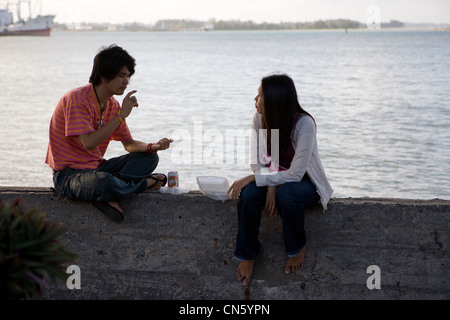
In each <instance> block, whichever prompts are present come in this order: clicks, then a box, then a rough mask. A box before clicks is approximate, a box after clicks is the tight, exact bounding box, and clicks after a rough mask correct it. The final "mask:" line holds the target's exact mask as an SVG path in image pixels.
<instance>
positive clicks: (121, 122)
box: [117, 111, 125, 124]
mask: <svg viewBox="0 0 450 320" xmlns="http://www.w3.org/2000/svg"><path fill="white" fill-rule="evenodd" d="M117 115H118V116H119V120H120V124H123V123H124V122H125V118H124V117H123V116H122V115H121V114H120V111H119V112H117Z"/></svg>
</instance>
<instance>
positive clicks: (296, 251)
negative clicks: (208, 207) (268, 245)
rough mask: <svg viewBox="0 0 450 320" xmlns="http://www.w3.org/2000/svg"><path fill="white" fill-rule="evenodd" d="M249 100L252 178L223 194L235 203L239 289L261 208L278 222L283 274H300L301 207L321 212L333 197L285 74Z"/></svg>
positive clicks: (254, 251) (255, 245)
mask: <svg viewBox="0 0 450 320" xmlns="http://www.w3.org/2000/svg"><path fill="white" fill-rule="evenodd" d="M255 101H256V103H255V107H256V113H255V116H254V117H253V125H252V128H253V130H255V131H256V134H255V135H254V137H257V138H256V140H254V141H252V144H251V149H252V150H251V151H252V153H251V154H257V155H258V157H257V159H256V160H257V161H256V163H254V164H252V165H251V168H252V171H253V172H254V174H252V175H249V176H247V177H245V178H242V179H240V180H237V181H235V182H234V183H233V184H232V185H231V187H230V189H229V190H228V193H229V194H230V195H231V198H232V199H237V198H239V201H238V223H239V228H238V234H237V238H236V250H235V253H234V255H235V256H236V257H237V258H238V259H239V260H240V261H241V262H240V263H239V266H238V268H237V276H238V279H239V281H242V283H243V284H244V285H247V284H248V283H249V281H250V277H251V275H252V272H253V264H254V262H255V259H256V258H257V257H258V254H259V250H260V242H259V240H258V233H259V226H260V220H261V213H262V210H263V208H264V207H266V208H267V209H268V211H269V213H270V215H271V216H272V215H276V214H277V213H279V214H280V216H281V218H282V221H283V241H284V245H285V249H286V254H287V256H288V258H287V261H286V264H285V267H284V272H285V274H290V273H291V272H297V271H298V270H300V269H301V268H302V267H303V264H304V260H305V245H306V236H305V228H304V223H305V208H307V207H310V206H313V205H315V204H316V203H318V202H319V201H320V202H321V204H322V206H323V208H324V210H326V208H327V203H328V201H329V200H330V198H331V195H332V194H333V189H332V187H331V186H330V184H329V183H328V180H327V178H326V175H325V170H324V168H323V165H322V162H321V160H320V157H319V152H318V147H317V139H316V124H315V121H314V119H313V117H312V116H311V115H310V114H309V113H308V112H306V111H305V110H303V108H302V107H301V106H300V104H299V102H298V98H297V91H296V89H295V85H294V82H293V81H292V79H291V78H290V77H289V76H288V75H285V74H275V75H270V76H267V77H264V78H263V79H262V80H261V85H260V87H259V89H258V95H257V96H256V97H255ZM261 130H264V131H261ZM261 132H262V133H263V134H260V133H261ZM264 133H266V134H264ZM261 137H263V138H261ZM272 150H273V152H271V151H272Z"/></svg>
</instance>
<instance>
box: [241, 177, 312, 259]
mask: <svg viewBox="0 0 450 320" xmlns="http://www.w3.org/2000/svg"><path fill="white" fill-rule="evenodd" d="M266 195H267V187H257V186H256V184H255V183H254V182H252V183H250V184H248V185H247V186H245V187H244V188H243V189H242V190H241V194H240V196H239V201H238V206H237V207H238V233H237V237H236V250H235V252H234V255H235V256H236V258H238V259H239V260H254V259H256V258H257V257H258V255H259V251H260V246H261V244H260V242H259V240H258V234H259V226H260V221H261V214H262V210H263V208H264V206H265V203H266ZM319 200H320V196H319V194H318V193H317V191H316V187H315V186H314V184H313V183H312V182H311V180H310V179H309V177H308V176H307V175H305V177H304V178H303V179H302V181H300V182H289V183H285V184H283V185H280V186H278V188H277V193H276V205H277V209H278V214H279V215H280V216H281V219H282V226H283V242H284V246H285V250H286V254H287V255H288V256H289V257H293V256H295V255H297V254H298V253H299V252H300V251H301V250H302V249H303V247H304V246H305V244H306V234H305V209H306V208H308V207H310V206H313V205H315V204H316V203H317V202H318V201H319Z"/></svg>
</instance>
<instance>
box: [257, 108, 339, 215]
mask: <svg viewBox="0 0 450 320" xmlns="http://www.w3.org/2000/svg"><path fill="white" fill-rule="evenodd" d="M262 121H263V120H262V115H261V114H259V113H257V112H256V113H255V115H254V116H253V124H252V129H253V130H254V132H256V133H257V134H254V135H253V137H252V139H251V144H250V152H251V154H252V155H258V157H257V159H253V160H252V161H251V162H255V163H252V164H251V169H252V171H253V172H254V173H255V181H256V185H257V186H258V187H262V186H279V185H282V184H284V183H287V182H296V181H300V180H301V179H302V178H303V176H304V175H305V173H308V176H309V178H310V179H311V181H312V183H313V184H314V185H315V186H316V189H317V192H318V193H319V195H320V202H321V204H322V206H323V208H324V210H326V209H327V203H328V201H329V200H330V199H331V196H332V194H333V188H332V187H331V185H330V183H329V182H328V180H327V177H326V174H325V169H324V168H323V165H322V161H321V160H320V157H319V150H318V146H317V139H316V125H315V123H314V120H313V119H312V118H311V117H309V116H307V115H302V116H301V117H300V119H299V120H298V121H297V124H296V126H295V128H294V130H293V131H292V133H291V141H292V146H293V148H294V150H295V155H294V158H293V159H292V163H291V166H290V168H289V169H287V170H286V171H279V172H270V171H269V168H267V167H266V165H265V164H264V163H263V162H261V159H263V158H262V157H263V155H264V154H265V153H266V152H267V136H266V135H265V134H260V133H261V131H260V129H261V128H262ZM262 132H263V131H262ZM272 137H273V133H272ZM272 149H273V148H272ZM272 155H274V154H273V152H272ZM254 160H257V161H254ZM272 161H275V162H277V159H272Z"/></svg>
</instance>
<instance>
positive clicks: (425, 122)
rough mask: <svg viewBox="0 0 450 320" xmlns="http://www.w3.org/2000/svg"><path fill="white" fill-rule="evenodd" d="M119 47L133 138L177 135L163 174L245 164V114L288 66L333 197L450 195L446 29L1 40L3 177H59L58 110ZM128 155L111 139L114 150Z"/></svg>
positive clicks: (190, 180) (185, 177)
mask: <svg viewBox="0 0 450 320" xmlns="http://www.w3.org/2000/svg"><path fill="white" fill-rule="evenodd" d="M112 43H116V44H118V45H120V46H123V47H124V48H125V49H126V50H128V51H129V53H130V54H131V55H133V56H134V57H135V58H136V60H137V68H136V74H135V76H133V78H132V82H131V85H130V87H129V88H130V90H131V89H136V90H138V94H137V97H138V100H139V103H140V107H139V108H138V109H135V110H134V111H133V113H132V115H131V116H130V118H128V119H127V122H128V124H129V126H130V128H131V131H132V134H133V136H134V138H135V139H138V140H143V141H148V142H150V141H156V140H158V139H159V138H161V137H173V138H175V139H176V141H177V143H175V144H174V146H173V148H172V149H171V150H168V151H165V152H161V153H160V165H159V167H158V169H157V171H159V172H165V173H167V172H168V171H171V170H178V171H179V174H180V180H181V182H182V186H183V187H186V188H190V189H198V187H197V184H196V182H195V177H196V176H199V175H221V176H226V177H228V178H229V179H230V181H231V180H232V179H235V178H239V177H242V176H244V175H246V174H249V173H250V169H249V165H248V157H243V156H242V155H244V154H246V152H247V147H248V143H247V142H246V140H245V139H242V140H239V139H237V140H236V141H235V140H234V139H233V137H234V136H235V135H239V130H242V132H241V134H242V133H245V132H244V131H245V130H246V129H247V128H249V126H250V124H251V119H252V116H253V114H254V111H255V109H254V101H253V98H254V96H255V95H256V92H257V88H258V86H259V82H260V79H261V78H262V77H263V76H265V75H267V74H269V73H273V72H285V73H288V74H290V75H291V76H292V78H293V79H294V81H295V82H296V85H297V90H298V93H299V100H300V103H301V104H302V106H303V107H304V108H305V109H306V110H308V111H309V112H310V113H312V114H313V116H314V117H315V119H316V122H317V124H318V141H319V150H320V153H321V157H322V160H323V163H324V166H325V169H326V172H327V175H328V177H329V180H330V182H331V184H332V186H333V187H334V189H335V194H334V196H335V197H364V196H370V197H397V198H420V199H430V198H441V199H450V134H449V133H450V132H449V125H450V99H449V98H450V94H449V88H450V71H449V70H450V33H449V32H425V31H421V32H412V31H408V32H389V31H377V32H372V31H358V32H349V33H344V32H341V31H327V32H317V31H308V32H285V31H283V32H262V31H261V32H211V33H209V32H204V33H201V32H186V33H182V32H180V33H119V32H118V33H91V32H86V33H83V32H73V33H72V32H54V33H53V34H52V36H51V37H49V38H32V37H16V38H13V37H0V61H1V63H0V73H1V76H0V115H1V124H0V138H1V139H0V147H1V152H0V186H32V187H49V186H51V185H52V181H51V172H50V169H49V168H48V167H47V166H46V165H45V164H44V159H45V154H46V151H47V141H48V124H49V121H50V118H51V115H52V112H53V110H54V108H55V106H56V103H57V102H58V100H59V98H60V97H61V95H62V94H64V93H65V92H66V91H68V90H69V89H71V88H75V87H78V86H81V85H84V84H86V83H87V82H88V79H89V75H90V72H91V68H92V60H93V57H94V56H95V54H96V53H97V52H98V50H99V48H100V47H101V46H103V45H108V44H112ZM121 99H122V97H118V100H119V101H121ZM122 152H123V149H122V146H121V144H120V143H117V142H113V143H112V144H111V145H110V150H109V151H108V153H107V157H112V156H115V155H120V154H121V153H122Z"/></svg>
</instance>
